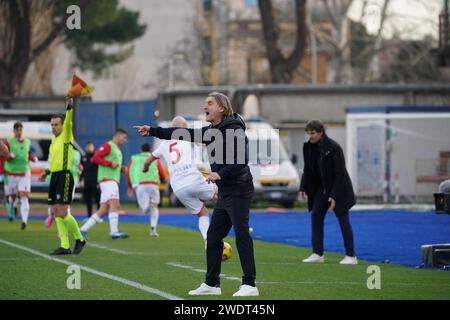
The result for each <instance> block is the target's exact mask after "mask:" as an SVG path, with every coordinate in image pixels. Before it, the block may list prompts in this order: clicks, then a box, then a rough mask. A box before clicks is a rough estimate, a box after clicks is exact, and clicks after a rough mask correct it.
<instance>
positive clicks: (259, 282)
mask: <svg viewBox="0 0 450 320" xmlns="http://www.w3.org/2000/svg"><path fill="white" fill-rule="evenodd" d="M167 264H168V265H170V266H172V267H177V268H183V269H188V270H191V271H194V272H201V273H206V270H204V269H197V268H195V267H192V266H188V265H185V264H181V263H177V262H167ZM220 277H221V278H224V279H227V280H234V281H239V282H240V281H241V279H240V278H238V277H231V276H228V275H226V274H223V273H221V274H220ZM256 284H304V285H355V286H364V287H365V286H366V280H362V281H361V282H351V281H256ZM384 285H385V286H388V287H389V286H412V287H414V286H417V287H420V286H430V287H436V286H438V287H440V286H442V285H443V286H450V284H434V283H431V284H430V283H408V282H386V283H385V284H384Z"/></svg>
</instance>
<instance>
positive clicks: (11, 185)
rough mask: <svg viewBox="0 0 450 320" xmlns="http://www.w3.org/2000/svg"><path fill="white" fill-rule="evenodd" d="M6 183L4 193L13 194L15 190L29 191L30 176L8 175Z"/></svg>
mask: <svg viewBox="0 0 450 320" xmlns="http://www.w3.org/2000/svg"><path fill="white" fill-rule="evenodd" d="M6 180H7V181H8V183H7V184H6V183H5V194H6V195H8V196H9V195H14V194H16V193H17V192H30V191H31V177H30V176H29V175H25V176H8V177H7V178H6Z"/></svg>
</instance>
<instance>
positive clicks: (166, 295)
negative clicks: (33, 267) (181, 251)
mask: <svg viewBox="0 0 450 320" xmlns="http://www.w3.org/2000/svg"><path fill="white" fill-rule="evenodd" d="M0 243H3V244H5V245H8V246H10V247H13V248H16V249H20V250H23V251H26V252H28V253H31V254H34V255H36V256H39V257H41V258H44V259H47V260H50V261H54V262H58V263H61V264H65V265H68V266H72V265H77V266H78V267H80V269H81V270H84V271H86V272H89V273H92V274H95V275H97V276H100V277H103V278H106V279H109V280H113V281H116V282H119V283H122V284H125V285H127V286H130V287H133V288H136V289H139V290H142V291H145V292H149V293H153V294H156V295H158V296H160V297H163V298H166V299H169V300H184V299H183V298H180V297H177V296H175V295H172V294H170V293H167V292H164V291H161V290H158V289H155V288H151V287H148V286H146V285H144V284H141V283H139V282H135V281H131V280H128V279H125V278H121V277H118V276H114V275H112V274H109V273H105V272H102V271H98V270H95V269H92V268H89V267H86V266H83V265H80V264H78V263H76V262H72V261H68V260H64V259H58V258H54V257H51V256H49V255H48V254H44V253H42V252H39V251H36V250H33V249H31V248H28V247H24V246H22V245H19V244H16V243H13V242H9V241H6V240H3V239H0Z"/></svg>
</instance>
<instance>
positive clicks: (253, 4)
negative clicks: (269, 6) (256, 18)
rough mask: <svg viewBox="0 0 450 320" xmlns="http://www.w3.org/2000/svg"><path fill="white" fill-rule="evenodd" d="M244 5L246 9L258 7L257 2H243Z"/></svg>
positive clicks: (255, 0) (249, 0)
mask: <svg viewBox="0 0 450 320" xmlns="http://www.w3.org/2000/svg"><path fill="white" fill-rule="evenodd" d="M245 5H246V6H247V7H256V6H257V5H258V0H245Z"/></svg>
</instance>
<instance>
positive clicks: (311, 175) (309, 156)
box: [300, 120, 358, 264]
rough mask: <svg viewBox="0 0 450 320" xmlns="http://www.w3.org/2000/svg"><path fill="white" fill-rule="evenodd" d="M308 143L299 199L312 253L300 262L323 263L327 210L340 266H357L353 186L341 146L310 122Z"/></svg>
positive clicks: (322, 129)
mask: <svg viewBox="0 0 450 320" xmlns="http://www.w3.org/2000/svg"><path fill="white" fill-rule="evenodd" d="M305 131H306V133H307V134H308V136H309V141H308V142H306V143H305V144H304V145H303V157H304V163H305V166H304V172H303V175H302V181H301V184H300V195H301V197H302V198H304V196H305V194H306V196H307V198H308V210H309V211H310V212H311V225H312V246H313V253H312V255H311V256H310V257H308V258H307V259H304V260H303V262H310V263H323V262H324V261H325V259H324V256H323V250H324V249H323V224H324V220H325V215H326V213H327V211H328V209H329V208H331V209H332V210H333V211H334V212H335V214H336V216H337V218H338V220H339V225H340V227H341V231H342V236H343V238H344V246H345V252H346V256H345V258H344V259H343V260H342V261H341V262H340V263H341V264H357V263H358V261H357V259H356V257H355V253H354V244H353V232H352V227H351V225H350V220H349V213H348V212H349V210H350V208H351V207H352V206H353V205H354V204H355V203H356V201H355V194H354V193H353V186H352V182H351V180H350V177H349V175H348V172H347V170H346V168H345V159H344V153H343V151H342V148H341V146H340V145H339V144H338V143H337V142H336V141H334V140H333V139H331V138H329V137H328V136H327V135H326V133H325V127H324V125H323V123H322V122H321V121H320V120H311V121H309V122H308V123H307V125H306V128H305Z"/></svg>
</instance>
